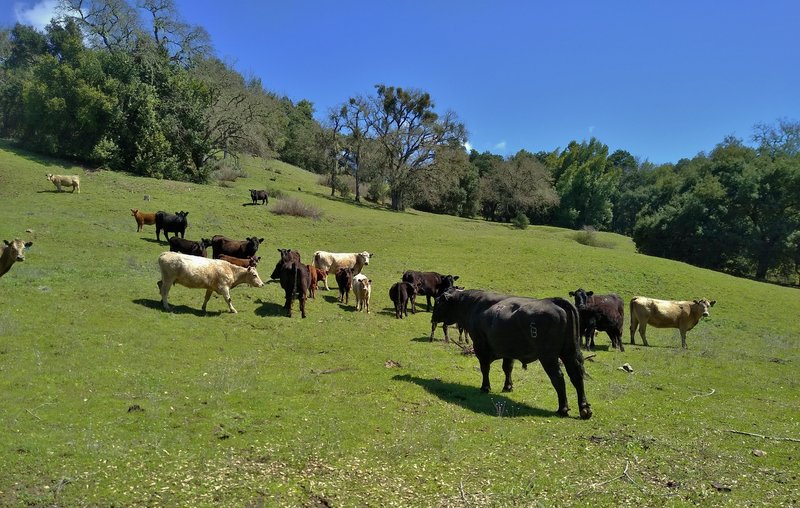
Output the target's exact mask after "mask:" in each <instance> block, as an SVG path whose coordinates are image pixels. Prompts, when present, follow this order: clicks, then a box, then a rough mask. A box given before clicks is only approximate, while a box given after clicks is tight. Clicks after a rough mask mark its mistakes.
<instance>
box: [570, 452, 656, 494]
mask: <svg viewBox="0 0 800 508" xmlns="http://www.w3.org/2000/svg"><path fill="white" fill-rule="evenodd" d="M630 465H631V463H630V462H629V461H627V460H626V461H625V469H624V470H623V471H622V474H621V475H619V476H615V477H614V478H610V479H608V480H605V481H602V482H599V483H593V484H591V485H589V486H588V487H586V488H585V489H583V490H581V491H579V492H578V493H577V494H575V495H576V496H577V497H580V496H581V494H583V493H584V492H586V491H587V490H589V489H596V488H597V487H601V486H603V485H605V484H607V483H611V482H613V481H616V480H628V481H629V482H631V483H632V484H634V485H636V486H637V487H638V488H639V490H641V491H642V492H644V489H642V487H641V485H639V484H638V483H636V482H635V481H634V480H633V478H631V475H629V474H628V467H629V466H630Z"/></svg>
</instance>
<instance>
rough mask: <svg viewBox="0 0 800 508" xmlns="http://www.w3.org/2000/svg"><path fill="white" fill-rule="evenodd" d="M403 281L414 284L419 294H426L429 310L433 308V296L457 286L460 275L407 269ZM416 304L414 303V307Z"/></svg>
mask: <svg viewBox="0 0 800 508" xmlns="http://www.w3.org/2000/svg"><path fill="white" fill-rule="evenodd" d="M402 280H403V282H410V283H411V284H413V285H414V287H415V288H416V290H417V294H418V295H425V298H426V301H427V304H428V307H427V309H428V311H430V310H431V297H433V298H437V297H438V296H439V295H441V294H442V293H444V292H445V291H447V290H448V289H450V288H451V287H453V286H455V281H457V280H458V275H455V276H453V275H442V274H440V273H437V272H417V271H414V270H406V271H405V272H404V273H403V279H402ZM414 307H415V305H412V309H413V308H414Z"/></svg>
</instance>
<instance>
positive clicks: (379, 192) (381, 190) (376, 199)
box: [367, 182, 389, 204]
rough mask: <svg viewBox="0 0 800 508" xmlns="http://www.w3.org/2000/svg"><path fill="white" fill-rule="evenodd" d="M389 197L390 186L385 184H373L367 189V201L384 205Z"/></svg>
mask: <svg viewBox="0 0 800 508" xmlns="http://www.w3.org/2000/svg"><path fill="white" fill-rule="evenodd" d="M388 197H389V184H387V183H384V182H372V183H370V184H369V189H367V201H372V202H373V203H378V204H383V203H384V202H385V201H386V199H387V198H388Z"/></svg>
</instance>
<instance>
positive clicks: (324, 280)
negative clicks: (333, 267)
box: [322, 275, 331, 291]
mask: <svg viewBox="0 0 800 508" xmlns="http://www.w3.org/2000/svg"><path fill="white" fill-rule="evenodd" d="M322 282H324V283H325V291H330V290H331V288H329V287H328V276H327V275H326V276H325V277H324V278H323V279H322Z"/></svg>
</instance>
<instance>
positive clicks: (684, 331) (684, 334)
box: [681, 328, 688, 349]
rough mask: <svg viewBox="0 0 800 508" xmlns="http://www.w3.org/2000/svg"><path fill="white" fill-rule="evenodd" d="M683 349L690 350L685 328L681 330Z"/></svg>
mask: <svg viewBox="0 0 800 508" xmlns="http://www.w3.org/2000/svg"><path fill="white" fill-rule="evenodd" d="M681 347H682V348H683V349H688V348H687V347H686V330H684V329H683V328H681Z"/></svg>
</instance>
